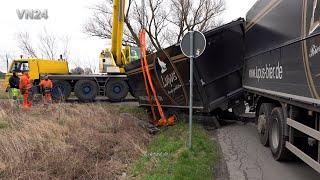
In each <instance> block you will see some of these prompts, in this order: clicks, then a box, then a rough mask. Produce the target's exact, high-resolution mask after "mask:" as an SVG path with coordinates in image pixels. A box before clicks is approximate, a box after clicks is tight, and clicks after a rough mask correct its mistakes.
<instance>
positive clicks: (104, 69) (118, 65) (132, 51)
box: [100, 0, 140, 74]
mask: <svg viewBox="0 0 320 180" xmlns="http://www.w3.org/2000/svg"><path fill="white" fill-rule="evenodd" d="M124 10H125V0H114V1H113V22H112V37H111V43H112V45H111V48H110V49H105V50H103V51H102V52H101V54H100V72H101V73H111V74H122V73H125V70H124V68H123V66H124V65H126V64H128V63H130V62H131V61H134V60H138V59H140V48H139V47H130V46H126V47H125V48H123V46H122V40H123V29H124V18H125V14H124Z"/></svg>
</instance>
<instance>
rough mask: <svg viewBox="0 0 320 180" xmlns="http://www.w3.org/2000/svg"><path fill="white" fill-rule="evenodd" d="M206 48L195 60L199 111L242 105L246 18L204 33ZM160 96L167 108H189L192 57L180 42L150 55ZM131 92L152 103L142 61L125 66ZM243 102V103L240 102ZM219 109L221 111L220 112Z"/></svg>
mask: <svg viewBox="0 0 320 180" xmlns="http://www.w3.org/2000/svg"><path fill="white" fill-rule="evenodd" d="M205 36H206V39H207V48H206V50H205V52H204V53H203V55H202V56H200V57H199V58H197V59H196V60H195V72H194V79H195V83H194V91H195V92H194V108H195V110H196V111H197V112H201V113H212V112H213V111H215V110H221V111H224V110H227V109H229V108H234V109H235V112H239V113H240V111H241V109H244V108H243V107H244V106H243V104H244V103H243V99H242V101H241V97H243V89H242V68H243V64H244V59H243V57H244V39H243V38H244V20H243V19H239V20H237V21H234V22H231V23H229V24H226V25H224V26H221V27H219V28H216V29H213V30H211V31H208V32H206V33H205ZM147 59H148V64H149V68H150V69H151V72H152V78H153V81H154V84H155V88H156V90H157V93H158V99H159V100H160V102H161V105H162V106H163V107H164V108H169V109H179V110H183V109H187V108H188V105H189V104H188V99H189V98H188V97H189V73H190V72H189V59H188V58H187V57H185V56H184V55H183V54H182V52H181V50H180V46H179V44H177V45H174V46H171V47H169V48H166V49H164V50H161V51H158V52H156V53H154V54H151V55H149V56H148V57H147ZM126 72H127V74H128V78H129V87H130V91H131V94H133V95H134V96H135V97H136V98H137V99H138V100H139V103H140V105H141V106H150V104H149V102H148V98H147V94H146V89H145V86H144V82H143V73H142V72H141V67H140V61H136V62H132V63H131V64H129V65H127V66H126ZM241 102H242V103H241ZM221 111H219V112H221Z"/></svg>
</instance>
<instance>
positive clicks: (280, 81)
mask: <svg viewBox="0 0 320 180" xmlns="http://www.w3.org/2000/svg"><path fill="white" fill-rule="evenodd" d="M245 44H246V53H245V68H244V75H243V87H244V89H245V90H246V92H247V101H248V102H249V104H250V106H251V110H253V111H255V112H256V116H257V122H258V131H259V135H260V140H261V142H262V144H263V145H266V146H267V145H269V146H270V149H271V151H272V154H273V156H274V158H275V159H276V160H283V159H287V158H289V156H290V155H292V154H295V155H296V156H297V157H299V158H301V159H302V160H303V161H304V162H306V163H307V164H308V165H310V166H311V167H312V168H314V169H315V170H316V171H318V172H319V173H320V143H319V141H320V131H319V129H320V100H319V98H320V1H319V0H260V1H258V2H257V3H256V4H255V5H254V6H253V7H252V9H251V10H250V11H249V12H248V14H247V22H246V38H245Z"/></svg>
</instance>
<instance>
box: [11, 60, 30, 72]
mask: <svg viewBox="0 0 320 180" xmlns="http://www.w3.org/2000/svg"><path fill="white" fill-rule="evenodd" d="M13 71H15V72H22V71H29V64H28V61H25V62H23V61H16V62H14V64H13V65H12V67H11V69H10V72H11V73H12V72H13Z"/></svg>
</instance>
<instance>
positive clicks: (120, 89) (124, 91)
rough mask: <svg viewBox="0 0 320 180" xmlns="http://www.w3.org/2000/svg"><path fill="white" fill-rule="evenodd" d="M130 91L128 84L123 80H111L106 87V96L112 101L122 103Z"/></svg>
mask: <svg viewBox="0 0 320 180" xmlns="http://www.w3.org/2000/svg"><path fill="white" fill-rule="evenodd" d="M128 91H129V87H128V84H127V83H126V82H125V81H123V80H116V79H114V80H110V81H109V82H108V83H107V85H106V95H107V97H108V98H109V99H110V100H111V101H122V100H123V99H124V98H125V97H127V95H128Z"/></svg>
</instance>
